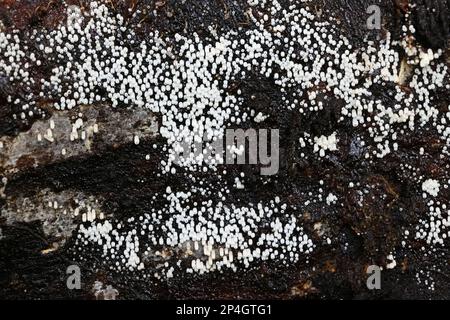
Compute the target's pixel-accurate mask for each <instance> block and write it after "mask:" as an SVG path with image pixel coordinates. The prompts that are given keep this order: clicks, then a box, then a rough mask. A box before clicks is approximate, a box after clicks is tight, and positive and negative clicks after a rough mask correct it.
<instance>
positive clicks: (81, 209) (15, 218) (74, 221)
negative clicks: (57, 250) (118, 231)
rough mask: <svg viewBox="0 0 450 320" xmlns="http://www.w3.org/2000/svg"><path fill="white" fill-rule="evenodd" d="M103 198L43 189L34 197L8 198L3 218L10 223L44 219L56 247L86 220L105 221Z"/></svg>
mask: <svg viewBox="0 0 450 320" xmlns="http://www.w3.org/2000/svg"><path fill="white" fill-rule="evenodd" d="M101 205H102V201H101V200H99V199H97V198H95V197H94V196H88V195H86V194H83V193H81V192H74V191H70V190H65V191H62V192H60V193H55V192H52V191H50V190H48V189H45V190H41V191H40V192H39V193H38V194H36V195H35V196H32V197H25V196H17V197H9V198H7V202H6V206H5V207H3V208H2V210H1V213H0V217H1V218H4V219H6V224H7V225H8V224H9V225H10V224H14V223H16V222H31V221H36V220H38V221H40V222H41V223H42V228H43V230H44V233H45V234H46V235H47V236H49V237H50V238H52V239H54V240H55V242H56V247H59V246H61V245H63V244H64V243H65V241H66V240H67V239H68V238H70V237H71V236H72V232H73V231H74V230H75V229H76V227H77V225H78V224H79V223H80V222H82V221H90V222H92V221H95V220H103V219H104V218H105V213H104V212H103V211H102V210H101Z"/></svg>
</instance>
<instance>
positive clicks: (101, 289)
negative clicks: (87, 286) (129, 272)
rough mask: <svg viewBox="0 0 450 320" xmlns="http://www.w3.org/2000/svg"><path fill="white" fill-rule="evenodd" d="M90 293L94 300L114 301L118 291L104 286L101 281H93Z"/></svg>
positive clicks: (109, 286)
mask: <svg viewBox="0 0 450 320" xmlns="http://www.w3.org/2000/svg"><path fill="white" fill-rule="evenodd" d="M92 293H93V294H94V296H95V299H96V300H116V298H117V296H118V295H119V291H117V289H115V288H113V286H111V285H104V284H103V282H101V281H95V282H94V285H93V286H92Z"/></svg>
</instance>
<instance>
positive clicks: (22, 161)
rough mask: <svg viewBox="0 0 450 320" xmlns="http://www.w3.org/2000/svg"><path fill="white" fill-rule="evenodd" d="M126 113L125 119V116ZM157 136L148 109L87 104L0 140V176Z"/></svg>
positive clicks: (37, 122)
mask: <svg viewBox="0 0 450 320" xmlns="http://www.w3.org/2000/svg"><path fill="white" fill-rule="evenodd" d="M124 114H125V116H124ZM157 134H158V122H157V121H156V118H155V117H154V115H153V114H152V112H151V111H149V110H147V109H139V108H138V109H137V110H133V112H132V111H131V110H121V112H120V113H119V112H117V109H116V108H112V107H111V106H108V105H95V106H93V105H85V106H81V107H80V108H79V109H77V111H72V110H68V111H67V110H66V111H54V112H53V115H52V116H51V117H50V118H49V119H45V120H40V121H36V122H35V123H34V124H33V126H32V127H31V129H30V130H28V131H26V132H22V133H20V134H19V135H18V136H16V137H7V136H4V137H1V138H0V146H1V151H2V152H1V153H0V173H2V174H6V175H8V174H12V173H16V172H19V171H21V170H24V169H28V168H32V167H38V166H42V165H46V164H50V163H54V162H58V161H63V160H64V159H67V158H71V157H83V156H87V155H89V154H92V153H93V152H94V151H96V150H98V151H100V150H102V149H104V148H107V147H109V146H112V145H115V144H126V143H131V142H133V140H134V139H135V137H139V138H140V139H147V138H151V137H154V136H156V135H157Z"/></svg>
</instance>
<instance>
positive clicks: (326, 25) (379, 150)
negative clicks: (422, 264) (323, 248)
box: [0, 0, 450, 280]
mask: <svg viewBox="0 0 450 320" xmlns="http://www.w3.org/2000/svg"><path fill="white" fill-rule="evenodd" d="M308 2H309V1H306V0H304V1H288V3H289V5H285V4H284V5H283V6H282V5H281V4H280V3H279V2H278V1H276V0H273V1H255V0H252V1H248V7H249V10H248V16H249V18H250V22H251V25H252V27H250V28H247V29H242V30H231V31H225V30H213V28H212V27H211V28H210V31H211V34H210V35H209V36H205V35H202V37H200V36H199V35H197V34H195V33H194V34H175V35H174V36H165V35H163V34H160V33H159V32H158V31H156V30H154V31H152V32H151V33H149V34H147V35H146V37H145V40H142V38H139V35H138V34H137V33H135V31H133V30H132V29H130V28H127V21H126V19H125V18H124V17H122V16H121V15H119V14H117V13H114V12H113V11H112V10H111V8H109V7H108V5H107V3H102V2H91V3H90V4H89V7H88V8H87V9H86V10H85V11H83V16H82V19H81V18H80V19H74V20H73V19H72V20H71V21H72V22H71V23H69V24H68V25H65V24H62V25H60V26H59V27H57V28H55V29H52V30H43V29H39V30H33V31H29V32H26V33H19V32H17V31H4V32H0V72H1V75H2V77H5V78H7V79H8V81H11V82H15V83H21V86H22V87H23V88H26V89H28V90H26V94H20V95H19V94H15V93H11V94H10V95H9V103H11V104H13V105H16V106H21V110H22V111H21V112H20V113H19V114H17V115H16V117H17V118H18V119H23V120H24V121H26V119H27V118H28V117H32V116H36V115H38V116H42V117H43V118H45V117H46V111H45V108H42V105H43V104H46V105H49V106H50V107H51V108H52V109H53V110H57V111H58V112H67V111H69V110H75V111H77V110H79V108H81V106H89V105H108V106H109V107H108V108H110V107H112V108H117V109H120V108H131V109H133V108H134V109H135V110H143V109H144V110H148V111H149V112H151V113H152V114H154V115H157V116H158V119H160V121H159V126H160V127H159V135H160V136H161V138H163V139H164V141H165V145H163V146H158V148H161V149H163V150H164V151H165V152H166V157H165V158H164V159H163V160H161V162H160V164H159V172H155V177H160V178H161V177H164V176H173V175H183V176H184V177H186V178H187V179H188V181H190V189H189V188H188V189H186V187H185V186H179V185H167V186H166V190H165V192H162V193H159V194H154V195H153V197H152V199H153V202H152V204H151V205H150V206H149V207H148V210H147V213H145V214H142V215H138V216H133V217H130V218H127V219H126V221H125V222H124V221H120V220H118V219H115V218H114V217H106V218H104V219H100V220H98V219H97V220H95V221H86V222H84V223H81V224H80V226H79V227H78V229H77V234H76V241H75V244H74V248H72V249H73V252H74V255H75V257H76V258H77V259H79V260H80V261H82V260H83V259H85V256H84V252H87V251H90V250H94V251H98V252H100V253H101V255H102V256H103V258H104V264H105V265H106V266H107V267H108V268H110V269H111V270H115V271H137V272H140V273H141V274H143V275H144V276H145V277H149V278H158V279H163V280H164V279H167V278H171V277H175V276H177V275H179V274H183V273H198V274H203V273H208V272H220V271H222V270H235V271H236V270H238V269H245V268H247V269H248V268H252V266H254V265H257V262H259V261H266V260H271V261H276V262H279V263H280V264H287V265H289V264H295V263H296V262H298V261H300V260H302V261H307V260H308V257H309V256H310V255H311V254H312V253H313V252H314V250H315V248H317V246H320V245H321V244H322V243H326V244H328V245H330V244H331V243H333V242H334V239H333V238H331V239H330V237H332V235H330V234H327V233H326V232H325V231H322V229H321V227H320V228H319V226H318V227H317V228H316V231H319V230H320V234H321V235H322V236H321V237H319V238H318V239H317V238H315V236H313V235H312V234H311V233H312V232H314V231H313V230H311V228H309V229H308V228H305V226H304V225H303V223H304V222H303V221H301V219H298V213H296V212H298V211H299V210H300V211H301V210H304V209H305V208H307V207H308V204H310V203H316V204H317V203H320V205H322V206H332V207H341V206H342V199H341V197H340V195H339V192H337V191H333V190H332V186H327V185H321V186H320V187H318V190H320V191H319V193H318V194H312V193H310V194H305V196H306V197H308V199H306V200H305V201H304V203H303V207H300V206H298V205H297V204H292V203H291V202H289V201H288V199H284V198H282V199H280V197H278V196H277V195H276V194H274V195H273V197H272V198H268V199H265V200H264V201H258V202H254V203H246V204H239V203H234V200H233V199H232V198H231V196H230V194H231V193H232V192H233V191H235V189H242V190H245V188H246V185H247V184H248V183H251V182H250V181H248V180H247V177H246V176H245V175H244V174H243V173H242V174H239V175H238V176H236V177H234V178H235V179H234V182H235V183H234V184H228V183H227V182H226V180H225V179H221V176H225V175H226V174H230V173H229V172H227V168H226V167H224V166H221V165H220V162H215V161H205V159H203V158H202V157H196V156H195V155H194V154H193V153H191V154H186V155H185V157H184V158H183V160H184V161H182V162H181V163H175V159H176V157H177V154H178V151H179V149H180V148H181V145H182V143H183V142H185V141H188V142H190V143H195V142H198V141H203V142H205V143H206V144H207V145H212V144H213V143H214V142H215V141H217V140H218V139H220V138H221V137H222V135H223V133H224V130H225V129H226V128H228V127H238V128H239V127H243V126H244V127H248V126H250V127H251V126H252V125H255V124H257V125H258V126H264V124H265V123H268V122H270V121H271V118H272V117H271V116H270V115H269V114H265V113H262V112H260V111H258V110H255V109H254V108H250V107H249V106H248V101H245V99H244V98H243V95H242V91H241V89H237V88H236V83H238V82H245V81H246V79H247V78H248V77H249V75H252V76H253V77H255V76H256V77H257V78H259V79H263V80H265V81H269V82H270V83H271V84H272V85H273V86H275V87H276V88H277V89H278V90H279V93H280V100H279V101H278V106H276V112H277V113H288V112H295V113H297V114H298V115H299V117H300V118H304V119H309V118H311V117H313V116H314V115H316V114H317V115H319V117H320V116H321V115H322V114H325V113H326V112H328V110H329V109H330V108H333V110H335V118H333V119H331V120H330V127H331V130H330V131H329V132H315V130H314V128H311V130H308V128H300V130H302V132H301V134H300V138H299V140H298V142H297V145H296V146H295V150H296V152H298V157H299V158H300V159H303V160H304V161H313V162H316V163H317V164H318V165H320V163H321V162H322V161H333V157H335V156H336V155H338V154H341V153H345V152H347V153H349V154H351V155H352V156H355V157H360V159H363V160H364V161H367V163H372V161H377V159H383V158H388V157H391V156H395V155H396V154H397V153H399V152H402V148H405V145H404V144H402V143H401V141H402V137H404V136H405V135H412V134H414V135H420V134H425V133H426V132H435V133H436V134H437V135H438V136H439V137H440V140H441V141H439V142H436V143H437V144H439V146H441V147H440V148H439V150H438V155H437V157H438V158H440V159H448V155H449V154H448V152H449V150H448V146H449V144H450V127H449V126H448V123H449V121H450V106H448V105H447V106H442V105H436V104H435V103H434V98H433V96H434V93H435V92H436V91H437V90H445V91H448V90H449V89H450V85H449V81H448V80H449V77H448V68H447V66H446V64H445V61H443V59H444V58H443V57H444V56H445V55H444V52H443V51H442V50H435V51H432V50H425V49H422V48H421V47H420V46H419V45H415V46H414V50H412V49H411V46H410V44H409V42H410V41H411V39H414V28H412V27H411V26H410V25H405V26H404V33H405V34H404V37H405V40H403V41H394V40H392V39H391V35H390V34H389V33H387V34H386V35H385V36H384V38H383V39H382V40H380V41H379V42H374V41H370V40H367V41H365V46H364V47H354V46H353V45H352V44H351V43H350V41H349V40H348V39H347V38H346V37H345V36H344V35H342V34H341V32H340V29H339V27H338V26H337V24H336V23H335V22H336V21H335V20H334V19H333V18H332V17H329V18H327V19H324V17H323V15H322V16H318V15H317V14H316V13H315V12H314V11H313V10H311V9H310V8H309V7H308V6H307V4H308ZM134 14H136V15H137V14H139V12H135V13H134ZM31 47H33V48H37V49H36V52H34V51H33V53H31V54H28V51H29V49H30V48H31ZM405 50H406V52H407V54H406V55H404V54H401V52H405ZM405 56H406V57H405ZM44 62H45V64H44ZM43 65H45V66H46V68H47V69H46V70H43V69H42V68H43ZM49 66H51V68H50V69H48V68H49ZM406 69H407V70H408V72H406V71H405V70H406ZM40 75H45V76H40ZM406 87H407V89H405V88H406ZM380 88H381V90H383V88H389V90H390V92H394V94H391V95H389V96H379V95H376V94H374V92H375V91H379V90H380ZM334 102H336V105H333V106H330V104H331V103H334ZM55 112H56V111H55ZM111 112H112V111H111ZM151 116H152V115H149V117H151ZM56 119H58V118H56ZM87 120H88V123H89V126H90V127H92V130H90V131H89V132H91V134H92V135H95V134H96V133H97V132H98V131H100V132H99V133H98V134H101V133H102V128H98V127H95V128H94V126H95V121H93V122H92V123H90V122H89V119H87ZM113 123H115V122H113ZM344 123H351V126H352V127H353V129H354V132H355V133H356V137H357V139H355V140H354V141H352V143H351V147H350V149H349V150H344V148H343V147H342V146H343V143H345V136H344V135H343V132H342V131H341V130H342V129H341V128H342V126H341V124H344ZM54 125H55V124H54V123H53V124H51V123H50V124H49V126H50V127H49V130H47V131H45V132H41V133H39V137H40V138H39V139H46V140H47V141H48V143H49V144H50V145H51V144H52V143H54V144H57V143H58V141H54V140H61V139H62V137H58V136H55V134H54V130H53V129H52V128H51V127H53V126H54ZM85 126H86V124H85V123H84V122H83V121H82V120H76V119H74V122H73V126H72V127H70V128H68V134H69V135H70V134H71V136H70V137H72V139H71V140H76V139H77V138H78V135H79V134H81V135H82V133H81V132H82V131H83V128H84V127H85ZM41 129H42V128H41ZM69 131H70V132H69ZM85 134H86V133H85ZM88 135H89V134H88ZM147 135H148V132H147ZM341 137H342V138H341ZM36 138H38V137H36ZM123 139H125V137H123ZM126 139H129V141H130V142H131V143H132V144H135V145H139V144H141V143H142V141H143V140H144V139H145V134H144V133H143V132H142V130H141V131H136V130H135V131H133V130H132V129H131V128H130V132H129V135H128V136H127V137H126ZM82 140H89V137H86V136H84V137H82ZM5 143H6V142H5ZM49 148H51V147H49ZM58 148H59V147H58ZM155 148H156V146H155ZM431 148H434V147H433V146H427V145H425V146H423V147H422V148H421V149H420V150H419V149H417V153H419V152H420V154H421V155H423V156H424V157H425V156H427V154H428V153H429V152H431ZM433 150H434V149H433ZM61 152H62V153H63V154H65V153H68V154H73V151H72V150H65V151H61ZM433 152H434V151H433ZM145 159H146V160H147V161H149V160H151V159H152V150H148V154H147V155H146V156H145ZM361 161H362V160H361ZM447 163H448V162H447ZM448 168H449V166H448V164H447V166H446V168H445V170H444V171H445V173H444V174H443V175H441V176H433V177H429V176H427V177H425V176H422V175H421V174H420V168H413V167H408V165H407V164H405V166H404V167H403V168H402V170H403V172H405V174H406V173H407V172H410V171H414V173H411V174H409V173H408V175H409V176H408V179H414V181H415V186H416V192H417V193H423V197H424V199H425V200H426V201H427V202H426V208H427V209H426V210H425V212H423V220H421V221H419V222H418V224H417V225H411V228H410V230H409V231H405V232H408V233H409V232H410V233H411V234H412V235H415V239H414V241H416V240H417V241H422V242H423V243H424V247H423V249H422V250H423V251H428V250H432V249H430V248H432V247H433V246H437V245H440V246H445V245H446V244H448V241H447V240H446V239H447V237H448V236H450V229H449V212H450V211H449V210H450V208H449V207H448V205H450V204H448V199H449V198H448V197H447V198H445V197H444V195H448V191H447V189H448V184H449V176H448V172H449V171H448ZM192 172H202V173H207V174H215V175H217V177H218V178H217V183H216V184H212V185H211V184H206V183H205V182H204V180H203V179H202V178H201V177H197V176H195V175H193V174H192ZM230 172H231V171H230ZM260 179H266V180H267V181H272V180H271V179H273V178H271V177H260ZM322 184H323V182H322ZM348 189H349V190H352V191H349V192H355V194H356V195H357V197H359V200H358V202H357V203H360V204H361V206H362V203H363V201H366V200H367V197H366V194H367V189H366V186H362V185H359V184H356V185H354V184H353V182H350V183H349V187H348ZM392 193H393V194H394V192H392ZM210 194H214V195H215V198H214V199H208V198H207V197H208V195H210ZM205 197H206V198H205ZM218 199H219V200H218ZM85 220H86V219H85ZM88 220H91V219H88ZM314 239H317V240H314ZM411 239H412V238H411V237H407V236H405V239H404V242H403V245H404V246H408V241H413V240H411ZM394 257H396V258H394ZM397 257H398V256H397V254H396V252H392V253H390V254H389V255H388V259H387V260H386V267H387V268H388V269H392V268H396V266H397V265H398V263H396V262H395V261H396V260H395V259H398V258H397Z"/></svg>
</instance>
